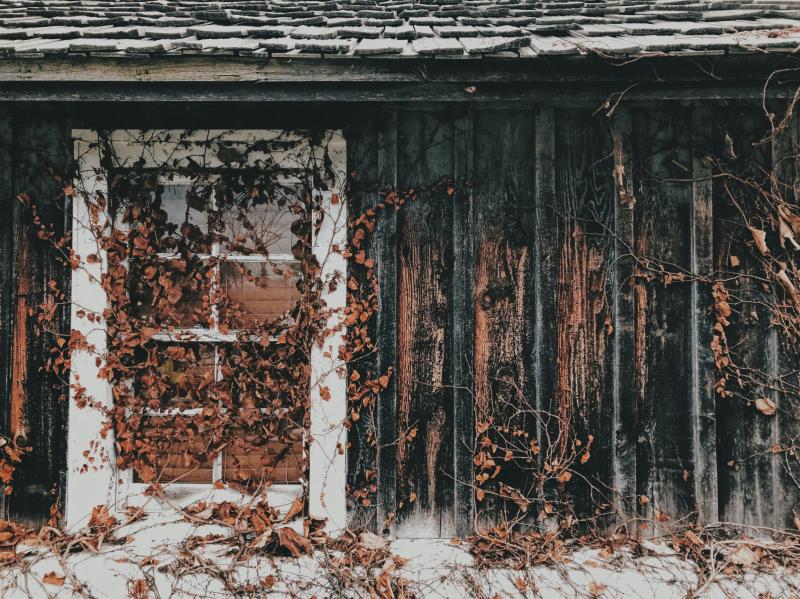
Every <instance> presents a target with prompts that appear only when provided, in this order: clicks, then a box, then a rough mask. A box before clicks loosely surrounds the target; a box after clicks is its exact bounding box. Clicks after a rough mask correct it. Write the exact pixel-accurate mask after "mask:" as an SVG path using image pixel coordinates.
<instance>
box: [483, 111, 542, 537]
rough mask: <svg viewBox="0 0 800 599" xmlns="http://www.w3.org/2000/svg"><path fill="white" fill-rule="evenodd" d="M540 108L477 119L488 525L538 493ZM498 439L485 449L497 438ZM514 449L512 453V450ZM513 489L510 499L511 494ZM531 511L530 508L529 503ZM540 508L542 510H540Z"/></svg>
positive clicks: (523, 513)
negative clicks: (534, 444)
mask: <svg viewBox="0 0 800 599" xmlns="http://www.w3.org/2000/svg"><path fill="white" fill-rule="evenodd" d="M534 124H535V114H534V113H533V112H532V111H503V110H494V111H493V110H486V111H480V112H479V113H477V115H476V124H475V179H476V181H477V182H478V187H477V188H476V197H475V204H474V205H475V241H474V243H475V270H474V285H475V287H474V294H475V366H474V368H475V418H476V423H477V426H478V430H479V431H481V430H482V428H483V427H485V426H488V429H487V430H486V432H485V433H482V434H480V435H479V440H478V441H479V446H480V447H481V450H482V451H483V452H484V453H485V454H487V456H488V457H490V458H491V459H492V460H493V461H494V463H495V465H496V466H499V467H500V472H499V473H495V472H494V467H489V468H488V469H485V470H481V473H483V474H489V475H490V476H491V475H494V474H496V476H493V478H491V479H490V480H489V481H488V482H487V483H486V484H484V485H483V488H484V489H485V490H486V497H485V498H484V500H483V501H482V502H480V503H479V504H478V506H477V509H478V513H479V523H481V522H482V523H490V522H497V521H499V520H510V519H515V518H525V519H526V518H528V517H530V514H528V513H527V510H528V509H530V507H532V506H528V505H526V502H525V501H523V502H520V501H519V500H518V501H514V499H513V494H514V493H515V492H516V493H520V494H521V495H522V497H524V498H526V499H528V498H532V497H535V496H536V494H537V487H538V480H537V477H536V474H537V470H538V468H537V464H536V463H535V461H532V460H531V459H530V457H531V450H530V442H531V441H532V440H534V438H535V435H536V430H537V429H536V427H537V416H538V414H537V411H536V397H535V394H534V391H533V387H534V372H533V364H534V359H533V357H534V331H533V330H532V328H531V323H532V322H534V297H535V295H534V274H535V271H534V265H533V244H534V238H535V236H534V224H535V217H536V214H535V195H534V193H535V191H534V190H535V184H534V174H535V171H534V168H535V163H534V160H533V158H534V157H533V156H532V155H531V151H530V150H531V149H533V148H534V147H535V143H536V138H535V133H534ZM487 435H488V437H489V440H490V441H492V443H493V445H492V446H487V447H484V446H483V445H482V444H481V438H482V437H485V436H487ZM507 452H508V453H507ZM500 494H503V495H504V496H501V495H500ZM521 504H522V505H525V509H521V508H522V505H521ZM531 511H533V510H531Z"/></svg>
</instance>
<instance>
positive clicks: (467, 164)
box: [441, 110, 475, 537]
mask: <svg viewBox="0 0 800 599" xmlns="http://www.w3.org/2000/svg"><path fill="white" fill-rule="evenodd" d="M474 124H475V115H474V113H473V112H472V111H471V110H464V111H462V112H460V113H459V114H458V115H457V116H456V119H455V129H454V136H455V139H454V156H455V177H456V180H455V198H454V204H453V233H452V235H453V299H452V309H451V312H450V323H449V326H450V328H451V330H452V331H453V432H454V435H455V438H454V447H453V453H454V457H455V489H454V505H453V518H454V519H455V522H454V523H452V525H451V524H450V523H446V522H444V521H443V522H442V530H441V534H442V536H443V537H446V536H452V535H454V534H455V535H458V536H461V537H464V536H467V535H469V534H470V533H471V532H473V530H474V519H475V493H474V489H473V486H474V484H475V474H474V466H473V457H474V455H475V413H474V406H473V399H474V395H473V383H474V380H473V376H472V374H473V363H474V352H475V331H474V329H475V296H474V293H473V277H472V273H473V269H474V248H473V239H474V231H473V228H474V226H473V211H474V197H475V189H474V186H475V180H474V172H473V171H474V155H473V153H474V149H475V138H474Z"/></svg>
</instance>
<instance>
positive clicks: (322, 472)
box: [309, 134, 347, 534]
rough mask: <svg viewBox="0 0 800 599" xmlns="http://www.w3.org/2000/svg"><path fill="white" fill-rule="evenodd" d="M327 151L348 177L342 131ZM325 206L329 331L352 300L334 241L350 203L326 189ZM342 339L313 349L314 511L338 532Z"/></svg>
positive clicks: (341, 516) (318, 251)
mask: <svg viewBox="0 0 800 599" xmlns="http://www.w3.org/2000/svg"><path fill="white" fill-rule="evenodd" d="M328 152H329V155H330V157H331V160H332V163H333V165H334V168H335V169H336V170H337V172H339V173H341V174H342V175H344V173H345V172H346V159H345V155H344V140H343V139H342V138H341V137H340V136H339V135H338V134H337V135H335V136H334V138H333V140H331V142H330V143H329V145H328ZM332 198H336V200H335V201H331V200H332ZM321 204H322V210H323V211H324V213H325V218H324V220H323V221H322V225H321V226H320V229H319V231H318V232H317V234H316V236H315V238H314V254H315V255H316V257H317V259H318V260H319V262H320V264H321V265H322V278H323V280H324V281H327V280H328V278H329V277H332V276H335V275H336V274H337V273H338V274H339V275H340V276H341V279H340V281H339V284H338V285H337V286H336V289H335V290H334V291H330V290H329V289H328V287H327V286H326V287H325V290H324V292H323V296H322V297H323V299H324V300H325V301H326V303H327V305H328V307H329V308H336V310H335V311H333V312H332V313H331V315H330V317H329V319H328V329H334V328H336V327H337V326H338V325H340V324H341V322H342V318H343V308H344V307H345V306H346V303H347V260H346V259H345V258H344V257H343V255H342V254H341V252H334V251H333V246H334V245H336V246H338V247H339V248H340V249H341V250H344V248H345V247H346V244H347V206H346V203H345V199H344V197H343V196H342V193H341V192H340V191H339V190H332V191H326V192H323V194H322V202H321ZM343 343H344V332H343V331H339V332H336V333H333V334H331V335H329V336H327V337H326V338H325V341H324V344H323V346H322V347H319V346H318V345H316V344H315V345H314V347H313V349H312V351H311V440H310V443H309V454H310V456H309V464H310V466H309V470H310V473H309V515H310V516H311V517H312V518H324V519H326V521H327V525H326V530H327V531H328V532H329V533H333V534H335V533H336V532H339V531H341V530H343V529H344V528H346V526H347V502H346V496H345V484H346V481H347V430H346V429H345V427H344V420H345V418H346V417H347V380H346V376H347V369H346V364H344V363H342V362H340V360H339V358H338V356H339V347H340V346H341V345H342V344H343ZM323 387H327V388H328V390H329V392H330V399H328V400H323V399H322V398H321V397H320V389H322V388H323Z"/></svg>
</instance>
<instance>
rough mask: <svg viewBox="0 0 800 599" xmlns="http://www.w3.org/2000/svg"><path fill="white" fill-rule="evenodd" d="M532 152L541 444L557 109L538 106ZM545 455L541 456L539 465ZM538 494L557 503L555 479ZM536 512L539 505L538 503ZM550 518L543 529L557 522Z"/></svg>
mask: <svg viewBox="0 0 800 599" xmlns="http://www.w3.org/2000/svg"><path fill="white" fill-rule="evenodd" d="M534 130H535V135H536V139H535V150H534V152H535V155H534V169H535V170H534V182H535V190H534V198H535V205H534V219H535V224H534V238H533V244H534V245H533V269H534V277H533V293H534V332H533V343H534V347H533V376H534V380H535V386H534V405H535V408H536V411H537V418H536V438H537V441H538V445H539V447H540V448H542V449H544V448H547V447H550V446H551V442H550V438H551V428H552V427H551V426H550V425H551V420H552V417H551V415H552V414H554V413H555V412H554V405H553V403H554V402H553V400H554V397H555V387H556V378H557V370H558V364H557V357H556V355H557V352H556V296H557V288H558V258H559V249H558V248H559V238H558V233H559V231H560V227H558V223H559V222H560V221H559V218H560V217H559V214H558V211H557V206H556V204H557V202H556V136H557V133H556V131H557V129H556V110H555V108H554V107H553V106H552V105H542V106H539V107H538V108H537V110H536V121H535V126H534ZM543 460H544V456H541V458H540V460H539V468H540V469H541V468H542V467H543V464H542V462H543ZM536 497H537V499H538V500H539V501H540V503H548V504H551V505H553V504H555V503H556V502H557V501H558V486H557V484H556V483H555V482H554V481H552V480H551V481H549V482H548V483H546V484H544V485H543V484H542V483H541V482H539V481H537V489H536ZM537 507H538V508H539V509H540V510H541V509H543V507H544V506H543V505H539V506H537ZM557 524H558V523H557V522H555V521H554V519H553V518H548V519H547V520H546V521H545V523H544V526H545V528H553V527H554V526H557Z"/></svg>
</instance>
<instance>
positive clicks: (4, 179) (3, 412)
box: [0, 107, 15, 518]
mask: <svg viewBox="0 0 800 599" xmlns="http://www.w3.org/2000/svg"><path fill="white" fill-rule="evenodd" d="M12 118H13V117H12V114H11V111H10V110H9V109H8V108H7V107H4V108H3V109H2V110H0V203H1V204H0V205H2V207H3V210H4V212H5V214H13V211H14V194H13V191H12V190H13V186H14V182H13V180H12V178H13V157H12V142H13V130H12V129H13V128H12ZM13 237H14V219H13V218H4V219H2V221H0V372H2V375H0V434H3V435H4V436H10V435H11V430H10V428H11V427H10V419H11V402H10V398H11V388H12V374H11V373H12V347H13V335H12V330H13V327H14V317H13V314H14V308H15V297H14V291H15V289H14V284H13V281H14V263H13V257H14V245H13V241H12V240H13ZM5 506H6V496H5V494H3V493H0V518H4V517H5V513H6V511H5Z"/></svg>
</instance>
